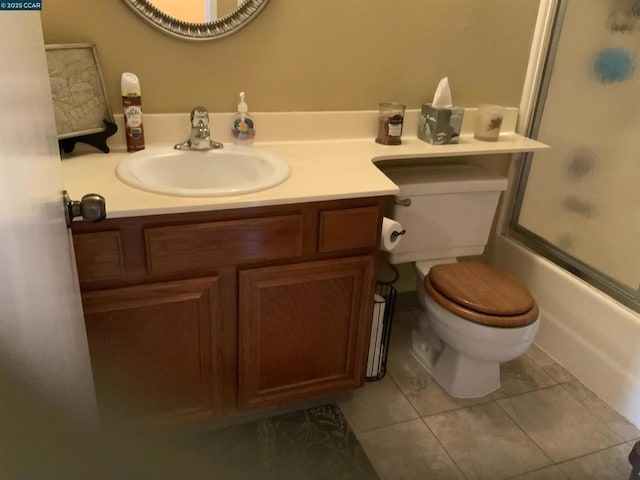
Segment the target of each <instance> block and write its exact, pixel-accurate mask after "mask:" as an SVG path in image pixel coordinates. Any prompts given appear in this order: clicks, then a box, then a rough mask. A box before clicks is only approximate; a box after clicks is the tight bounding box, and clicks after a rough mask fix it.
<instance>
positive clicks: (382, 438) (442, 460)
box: [357, 419, 464, 480]
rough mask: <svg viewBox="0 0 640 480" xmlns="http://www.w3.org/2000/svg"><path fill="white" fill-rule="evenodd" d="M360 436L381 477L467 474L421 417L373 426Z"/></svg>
mask: <svg viewBox="0 0 640 480" xmlns="http://www.w3.org/2000/svg"><path fill="white" fill-rule="evenodd" d="M357 437H358V440H360V443H361V445H362V447H363V448H364V450H365V452H366V453H367V455H368V456H369V459H370V460H371V463H373V466H374V468H375V469H376V471H377V472H378V475H380V478H381V480H414V479H421V478H424V479H431V478H432V479H438V480H448V479H452V480H453V479H456V480H457V479H459V480H462V479H463V478H464V477H463V475H462V473H461V472H460V470H459V469H458V467H456V465H455V464H454V463H453V461H452V460H451V458H450V457H449V456H448V455H447V453H446V452H445V451H444V449H443V448H442V446H440V444H439V443H438V441H437V440H436V438H435V437H434V436H433V434H432V433H431V431H430V430H429V429H428V428H427V426H426V425H425V424H424V423H423V422H422V420H420V419H417V420H410V421H408V422H404V423H399V424H397V425H392V426H389V427H383V428H379V429H376V430H371V431H369V432H365V433H361V434H359V435H358V436H357Z"/></svg>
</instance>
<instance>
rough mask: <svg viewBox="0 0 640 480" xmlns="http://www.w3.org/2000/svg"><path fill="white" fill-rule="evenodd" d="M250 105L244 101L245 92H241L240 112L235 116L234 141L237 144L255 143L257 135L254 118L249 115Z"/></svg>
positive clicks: (247, 144) (249, 144)
mask: <svg viewBox="0 0 640 480" xmlns="http://www.w3.org/2000/svg"><path fill="white" fill-rule="evenodd" d="M248 112H249V107H248V106H247V103H246V102H245V101H244V92H240V103H238V113H236V114H235V116H234V117H233V128H232V133H233V143H235V144H236V145H245V146H251V145H253V140H254V138H255V136H256V131H255V129H254V124H253V118H252V117H251V115H249V113H248Z"/></svg>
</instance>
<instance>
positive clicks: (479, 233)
mask: <svg viewBox="0 0 640 480" xmlns="http://www.w3.org/2000/svg"><path fill="white" fill-rule="evenodd" d="M381 170H382V171H383V172H384V173H385V175H387V176H388V177H389V178H390V179H391V180H392V181H393V182H394V183H395V184H396V185H398V187H399V189H400V192H399V193H398V196H397V197H395V199H394V202H393V206H392V207H391V208H390V209H389V211H387V216H389V217H391V218H393V219H395V220H397V221H398V222H400V223H401V224H402V226H403V228H404V229H406V234H405V235H404V238H403V239H402V242H400V243H399V244H398V246H397V247H396V248H395V249H394V250H392V252H391V253H389V261H390V263H392V264H398V263H406V262H415V267H416V274H417V277H416V278H417V288H416V291H417V294H418V298H419V301H420V304H421V306H422V312H421V314H420V318H419V328H418V329H417V330H414V331H413V332H412V334H411V344H412V353H413V355H414V356H415V357H416V359H417V360H418V361H419V362H420V363H421V364H422V366H424V367H425V368H426V369H427V370H428V371H429V372H430V373H431V374H432V375H433V377H434V378H435V379H436V380H437V382H438V383H439V384H440V385H441V386H442V387H443V388H444V389H445V390H446V391H447V392H448V393H449V394H450V395H452V396H454V397H458V398H477V397H483V396H485V395H487V394H489V393H491V392H493V391H495V390H497V389H498V388H500V364H501V363H504V362H508V361H510V360H513V359H515V358H518V357H519V356H521V355H522V354H523V353H524V352H525V351H526V350H527V349H528V348H529V346H530V345H531V344H532V343H533V340H534V338H535V335H536V332H537V331H538V326H539V311H538V306H537V304H536V302H535V299H534V298H533V297H532V295H531V294H530V293H529V291H528V290H527V288H526V287H525V286H524V285H523V284H522V283H520V282H519V281H518V280H517V279H516V278H515V277H513V276H511V275H510V274H508V273H507V272H503V271H501V270H499V269H497V268H494V267H491V266H489V265H485V264H483V263H480V262H476V261H471V262H465V261H463V262H460V263H458V262H457V260H456V258H457V257H464V256H469V255H480V254H482V253H483V251H484V248H485V245H486V243H487V240H488V238H489V232H490V230H491V224H492V222H493V217H494V214H495V211H496V207H497V205H498V199H499V198H500V193H501V192H502V191H503V190H505V189H506V187H507V179H506V178H504V177H501V176H499V175H495V174H493V173H491V172H489V171H487V170H486V169H484V168H482V167H480V166H477V165H469V164H456V165H401V166H393V165H391V166H384V167H381Z"/></svg>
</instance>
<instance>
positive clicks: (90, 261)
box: [73, 230, 124, 282]
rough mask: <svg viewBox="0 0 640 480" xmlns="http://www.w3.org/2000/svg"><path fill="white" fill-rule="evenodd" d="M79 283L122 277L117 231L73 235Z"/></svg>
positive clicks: (119, 241) (120, 241) (122, 264)
mask: <svg viewBox="0 0 640 480" xmlns="http://www.w3.org/2000/svg"><path fill="white" fill-rule="evenodd" d="M73 250H74V253H75V256H76V265H77V268H78V278H79V279H80V281H81V282H90V281H95V280H106V279H117V278H119V277H121V276H122V275H124V262H123V256H122V238H121V235H120V232H119V231H118V230H113V231H106V232H96V233H81V234H75V235H73Z"/></svg>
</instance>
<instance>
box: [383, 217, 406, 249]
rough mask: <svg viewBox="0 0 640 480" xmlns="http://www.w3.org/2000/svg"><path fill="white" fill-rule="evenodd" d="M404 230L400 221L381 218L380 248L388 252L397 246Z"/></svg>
mask: <svg viewBox="0 0 640 480" xmlns="http://www.w3.org/2000/svg"><path fill="white" fill-rule="evenodd" d="M404 233H405V230H404V228H402V225H400V223H398V222H396V221H395V220H393V219H391V218H387V217H384V218H383V219H382V232H381V233H380V249H382V250H384V251H385V252H390V251H392V250H393V249H394V248H396V247H397V246H398V244H399V243H400V239H401V238H402V236H403V235H404Z"/></svg>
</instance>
